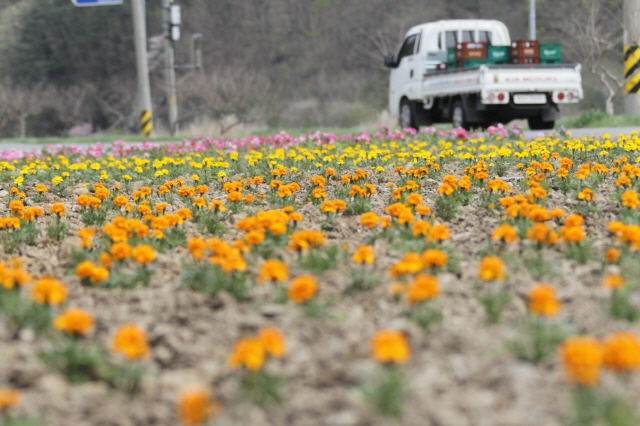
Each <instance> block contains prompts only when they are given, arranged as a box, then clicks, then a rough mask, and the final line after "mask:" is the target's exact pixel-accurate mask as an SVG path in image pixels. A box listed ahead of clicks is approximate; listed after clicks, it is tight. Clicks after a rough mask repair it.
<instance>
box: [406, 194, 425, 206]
mask: <svg viewBox="0 0 640 426" xmlns="http://www.w3.org/2000/svg"><path fill="white" fill-rule="evenodd" d="M407 203H409V204H411V205H413V206H417V205H418V204H421V203H422V196H421V195H420V194H418V193H415V192H414V193H412V194H409V196H408V197H407Z"/></svg>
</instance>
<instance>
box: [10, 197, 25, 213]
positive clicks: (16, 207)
mask: <svg viewBox="0 0 640 426" xmlns="http://www.w3.org/2000/svg"><path fill="white" fill-rule="evenodd" d="M9 209H10V210H11V213H13V214H18V213H22V210H24V204H22V201H18V200H13V201H11V202H10V203H9Z"/></svg>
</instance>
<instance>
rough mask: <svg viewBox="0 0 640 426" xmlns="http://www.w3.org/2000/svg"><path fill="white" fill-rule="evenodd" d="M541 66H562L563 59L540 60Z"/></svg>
mask: <svg viewBox="0 0 640 426" xmlns="http://www.w3.org/2000/svg"><path fill="white" fill-rule="evenodd" d="M540 63H541V64H561V63H562V59H540Z"/></svg>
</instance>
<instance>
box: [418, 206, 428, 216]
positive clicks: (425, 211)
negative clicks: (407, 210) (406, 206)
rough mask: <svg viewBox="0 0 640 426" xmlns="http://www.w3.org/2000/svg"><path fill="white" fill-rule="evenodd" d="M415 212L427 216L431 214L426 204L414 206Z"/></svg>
mask: <svg viewBox="0 0 640 426" xmlns="http://www.w3.org/2000/svg"><path fill="white" fill-rule="evenodd" d="M416 214H419V215H420V216H428V215H430V214H431V209H430V208H429V207H427V206H416Z"/></svg>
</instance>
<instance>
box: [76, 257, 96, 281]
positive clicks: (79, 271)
mask: <svg viewBox="0 0 640 426" xmlns="http://www.w3.org/2000/svg"><path fill="white" fill-rule="evenodd" d="M95 267H96V265H94V263H93V262H92V261H90V260H85V261H84V262H80V263H79V264H78V266H76V275H77V276H78V277H79V278H80V279H85V278H89V277H90V276H91V273H92V272H93V270H94V268H95Z"/></svg>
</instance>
